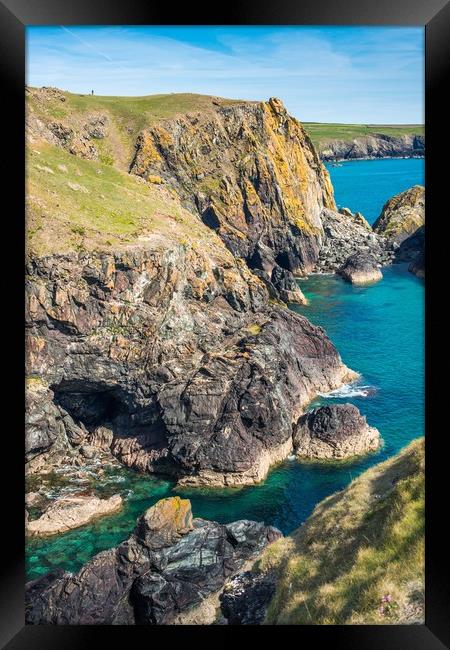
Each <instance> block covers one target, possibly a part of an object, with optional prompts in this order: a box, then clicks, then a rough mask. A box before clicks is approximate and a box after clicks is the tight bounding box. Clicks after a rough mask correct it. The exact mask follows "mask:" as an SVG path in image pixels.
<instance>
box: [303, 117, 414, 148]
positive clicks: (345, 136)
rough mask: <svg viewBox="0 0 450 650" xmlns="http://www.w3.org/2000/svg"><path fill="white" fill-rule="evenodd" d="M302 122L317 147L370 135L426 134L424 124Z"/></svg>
mask: <svg viewBox="0 0 450 650" xmlns="http://www.w3.org/2000/svg"><path fill="white" fill-rule="evenodd" d="M302 124H303V126H304V127H305V129H306V131H307V133H308V135H309V137H310V138H311V140H312V141H313V144H314V145H315V146H316V147H317V146H319V145H321V144H323V143H325V142H328V141H329V140H352V139H353V138H361V137H364V136H368V135H380V134H381V135H391V136H400V135H424V126H423V124H326V123H323V122H302Z"/></svg>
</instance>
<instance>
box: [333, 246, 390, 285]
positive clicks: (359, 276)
mask: <svg viewBox="0 0 450 650" xmlns="http://www.w3.org/2000/svg"><path fill="white" fill-rule="evenodd" d="M339 274H340V275H342V277H343V278H344V280H348V282H351V283H352V284H358V285H363V284H372V283H373V282H378V281H379V280H381V279H382V277H383V274H382V273H381V271H380V268H379V265H378V263H377V260H376V259H375V257H373V255H371V254H370V253H366V252H362V253H360V252H357V253H354V254H353V255H351V256H350V257H349V258H348V259H347V260H346V261H345V262H344V264H343V265H342V266H341V268H340V269H339Z"/></svg>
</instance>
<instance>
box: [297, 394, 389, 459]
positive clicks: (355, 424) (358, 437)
mask: <svg viewBox="0 0 450 650" xmlns="http://www.w3.org/2000/svg"><path fill="white" fill-rule="evenodd" d="M293 441H294V450H295V453H296V455H297V456H298V457H301V458H317V459H334V458H349V457H351V456H359V455H361V454H366V453H368V452H371V451H375V450H376V449H378V447H379V446H380V443H381V439H380V433H379V431H378V429H375V428H374V427H369V426H368V424H367V421H366V418H365V417H364V416H362V415H361V414H360V412H359V411H358V409H357V408H356V406H353V404H336V405H333V406H321V407H319V408H316V409H314V410H313V411H310V412H309V413H306V414H305V415H303V416H302V417H301V418H300V419H299V420H298V422H297V426H296V428H295V431H294V436H293Z"/></svg>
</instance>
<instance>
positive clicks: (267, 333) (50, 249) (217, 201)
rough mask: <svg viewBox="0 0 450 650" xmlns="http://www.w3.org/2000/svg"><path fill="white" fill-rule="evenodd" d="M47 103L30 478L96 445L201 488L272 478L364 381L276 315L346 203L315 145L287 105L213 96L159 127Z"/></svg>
mask: <svg viewBox="0 0 450 650" xmlns="http://www.w3.org/2000/svg"><path fill="white" fill-rule="evenodd" d="M83 101H84V100H83ZM93 101H97V100H93ZM101 101H103V100H100V102H101ZM192 101H193V100H192V97H190V96H189V97H188V98H184V99H183V100H181V99H180V100H179V101H178V104H177V108H179V105H182V104H183V102H185V103H186V102H187V103H188V104H189V105H191V102H192ZM195 101H196V102H198V101H200V100H199V99H195ZM30 102H31V104H30V110H29V111H28V113H27V132H28V141H29V148H28V154H27V170H28V171H27V201H28V204H27V207H28V211H27V228H28V233H29V235H28V237H29V240H28V243H29V251H28V261H27V269H26V273H27V289H26V307H27V321H26V324H27V347H26V350H27V415H26V417H27V456H26V460H27V468H28V471H30V472H35V471H39V470H40V469H42V468H43V467H45V466H48V465H51V464H58V463H61V462H63V461H64V462H78V460H77V458H78V450H79V449H80V448H81V447H83V446H85V445H89V446H92V447H98V448H99V449H101V450H102V451H103V452H105V451H106V452H110V453H112V454H113V455H114V456H115V457H116V458H118V459H119V460H120V461H121V462H123V463H124V464H126V465H129V466H132V467H136V468H138V469H140V470H144V471H149V472H158V473H162V474H167V475H169V476H172V477H174V478H176V479H178V480H180V481H181V482H185V483H188V482H192V483H203V484H211V485H228V484H245V483H252V482H255V481H258V480H261V479H262V478H263V477H264V476H265V475H266V473H267V471H268V469H269V467H270V465H271V464H272V463H274V462H276V461H278V460H281V459H282V458H285V457H286V456H287V455H288V454H289V453H290V451H291V449H292V431H293V423H295V421H296V420H297V418H298V417H299V415H300V414H301V413H302V410H303V408H304V407H305V405H306V404H307V403H308V402H309V401H310V400H311V399H312V398H313V397H314V396H315V395H316V394H317V392H319V391H324V390H330V389H332V388H335V387H337V386H338V385H340V384H341V383H342V382H345V381H347V380H349V379H351V378H352V377H354V373H351V372H350V371H349V370H348V369H347V368H346V367H345V366H344V364H343V363H342V361H341V359H340V356H339V354H338V352H337V351H336V349H335V348H334V346H333V345H332V344H331V342H330V341H329V340H328V338H327V337H326V335H325V333H324V332H323V330H321V329H320V328H317V327H314V326H313V325H311V324H310V323H309V322H308V321H307V320H306V319H305V318H303V317H301V316H298V315H295V314H293V313H292V312H290V311H288V310H287V309H285V308H283V307H280V306H278V305H277V304H276V302H277V299H278V298H279V297H283V298H284V299H291V298H293V299H295V298H297V299H300V298H301V292H300V291H299V290H298V288H297V287H296V284H295V282H294V281H293V277H292V276H291V270H290V269H292V270H296V271H302V272H304V271H305V270H307V269H308V268H309V267H310V266H311V265H312V264H313V263H314V260H315V259H316V256H317V252H318V247H319V246H320V241H321V237H322V232H323V231H322V225H321V219H320V214H321V212H322V210H323V206H324V205H329V206H332V205H333V198H332V191H331V187H330V185H329V180H328V175H327V174H326V172H325V171H324V168H323V167H322V165H321V163H320V161H319V160H318V158H317V155H316V154H315V152H314V149H313V147H312V146H311V144H310V142H309V139H308V138H307V136H306V135H305V133H304V131H303V129H302V127H301V126H300V125H299V123H298V122H296V121H295V120H293V119H292V118H290V117H289V116H288V115H287V113H286V111H285V109H284V108H283V107H282V105H281V104H280V103H279V102H278V101H276V100H271V101H270V102H268V103H263V104H255V103H244V102H238V103H233V102H226V101H223V102H221V101H219V100H217V101H216V100H212V99H211V98H209V99H208V100H207V98H206V99H205V98H201V102H203V104H202V106H203V105H204V108H203V109H202V111H199V110H197V111H195V110H194V111H188V112H181V113H180V112H179V111H178V112H177V111H175V112H174V114H173V115H172V114H171V115H170V116H169V117H168V118H167V119H160V118H158V119H154V117H152V115H153V114H152V115H150V113H147V114H146V117H145V122H148V126H146V127H145V128H144V129H142V128H140V127H141V126H142V120H143V119H144V118H142V116H139V120H138V123H135V122H133V119H134V120H136V119H137V118H136V115H135V113H134V112H133V111H131V112H126V111H128V108H127V106H128V104H126V102H125V104H124V105H122V104H120V107H119V108H120V111H122V112H121V113H120V115H119V116H118V115H117V111H118V110H119V109H118V108H117V105H116V104H114V108H111V105H110V104H108V105H105V106H104V105H103V104H100V106H97V105H95V111H94V110H92V107H91V106H90V104H89V105H88V109H86V108H85V107H84V108H83V110H81V109H80V103H79V102H80V99H79V98H77V97H75V96H71V95H69V94H67V93H61V92H60V91H56V90H52V89H44V90H41V91H33V92H31V95H30ZM169 103H170V102H169ZM146 106H147V109H148V110H150V109H149V105H147V104H146ZM158 106H159V104H158ZM162 106H164V107H165V106H166V103H165V102H163V104H162ZM152 107H153V108H152ZM150 108H151V110H155V108H154V104H151V105H150ZM100 109H101V110H100ZM125 109H126V110H125ZM114 111H116V112H114ZM60 114H62V115H63V116H62V117H59V115H60ZM55 116H58V118H55ZM130 132H131V135H133V134H134V133H135V134H136V138H137V143H136V147H135V152H134V154H133V155H132V154H131V149H129V153H130V159H129V163H127V164H126V165H125V167H130V168H131V171H132V173H127V172H126V171H124V170H123V169H121V167H122V168H123V167H124V160H125V153H126V152H124V146H125V145H123V146H122V143H123V142H125V139H126V137H127V134H128V135H130ZM130 137H131V136H130ZM208 215H209V216H211V215H214V218H212V217H211V219H212V220H210V219H209V217H208ZM251 265H253V266H256V267H258V268H257V269H256V270H255V272H252V271H251V270H250V268H249V266H251ZM275 284H276V285H277V286H276V287H275ZM293 285H294V286H293ZM299 296H300V298H299ZM274 298H275V300H274Z"/></svg>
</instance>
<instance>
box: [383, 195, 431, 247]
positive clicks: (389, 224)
mask: <svg viewBox="0 0 450 650" xmlns="http://www.w3.org/2000/svg"><path fill="white" fill-rule="evenodd" d="M424 224H425V188H424V187H423V185H414V186H413V187H411V188H409V189H408V190H406V191H405V192H400V194H396V195H395V196H393V197H392V198H391V199H389V201H387V202H386V203H385V204H384V206H383V209H382V211H381V214H380V216H379V217H378V219H377V220H376V221H375V223H374V224H373V229H374V231H375V232H376V233H378V234H379V235H382V236H383V237H385V239H387V240H388V241H389V242H390V243H395V244H397V245H398V246H400V245H401V244H402V243H403V242H404V241H405V240H406V239H408V238H409V237H410V236H411V235H413V234H414V233H415V232H416V231H417V230H418V229H419V228H421V227H422V226H424Z"/></svg>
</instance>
